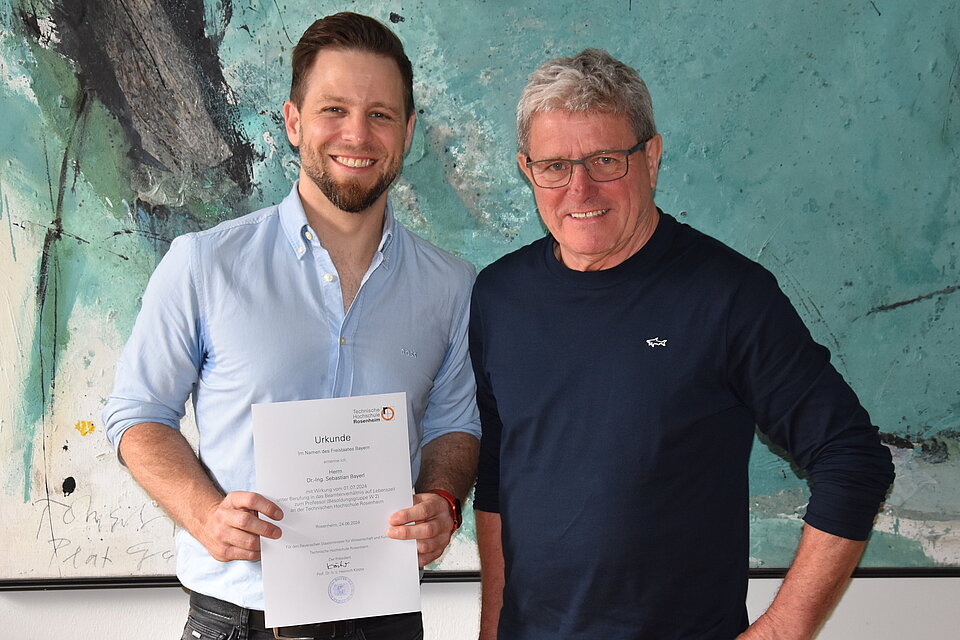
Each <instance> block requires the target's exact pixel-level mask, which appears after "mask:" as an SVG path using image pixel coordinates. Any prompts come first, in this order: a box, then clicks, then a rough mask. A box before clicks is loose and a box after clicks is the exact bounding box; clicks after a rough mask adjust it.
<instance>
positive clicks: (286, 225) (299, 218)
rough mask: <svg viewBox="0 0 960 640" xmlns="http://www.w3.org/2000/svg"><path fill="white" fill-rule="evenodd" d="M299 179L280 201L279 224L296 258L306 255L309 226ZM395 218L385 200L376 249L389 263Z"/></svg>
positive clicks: (395, 223) (394, 231) (388, 203)
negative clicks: (380, 233)
mask: <svg viewBox="0 0 960 640" xmlns="http://www.w3.org/2000/svg"><path fill="white" fill-rule="evenodd" d="M298 184H299V181H297V182H294V183H293V188H292V189H291V190H290V193H289V195H287V197H286V198H284V199H283V201H282V202H281V203H280V206H279V209H280V224H281V226H282V227H283V233H284V235H285V236H286V238H287V242H289V243H290V248H291V249H292V250H293V253H294V255H296V256H297V258H298V259H299V258H303V257H304V256H305V255H307V246H308V245H309V244H310V242H309V240H307V238H306V235H305V234H306V233H307V231H308V230H309V228H310V225H309V224H308V223H307V214H306V212H305V211H304V210H303V202H302V201H301V200H300V193H299V192H298V191H297V185H298ZM396 228H397V219H396V217H394V215H393V207H392V206H390V202H389V201H388V202H387V207H386V210H385V211H384V213H383V235H382V236H381V237H380V244H379V245H378V246H377V251H378V252H380V253H382V254H383V256H384V262H386V263H389V262H390V261H389V260H388V259H387V257H388V256H389V255H390V254H391V253H392V251H393V246H394V236H395V235H396Z"/></svg>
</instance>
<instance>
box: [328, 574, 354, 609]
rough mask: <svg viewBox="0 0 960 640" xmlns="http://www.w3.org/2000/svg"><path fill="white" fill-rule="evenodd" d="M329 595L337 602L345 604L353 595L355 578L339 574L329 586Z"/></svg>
mask: <svg viewBox="0 0 960 640" xmlns="http://www.w3.org/2000/svg"><path fill="white" fill-rule="evenodd" d="M327 595H328V596H330V599H331V600H333V601H334V602H336V603H337V604H343V603H344V602H347V601H349V600H350V598H352V597H353V580H351V579H350V578H348V577H346V576H337V577H336V578H334V579H333V580H331V581H330V584H329V586H327Z"/></svg>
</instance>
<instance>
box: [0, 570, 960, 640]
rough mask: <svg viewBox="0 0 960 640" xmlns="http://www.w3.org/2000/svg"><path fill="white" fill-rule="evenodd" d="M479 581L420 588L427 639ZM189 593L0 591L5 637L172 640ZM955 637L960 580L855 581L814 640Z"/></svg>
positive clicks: (462, 637) (465, 637) (470, 612)
mask: <svg viewBox="0 0 960 640" xmlns="http://www.w3.org/2000/svg"><path fill="white" fill-rule="evenodd" d="M778 585H779V581H777V580H752V581H751V582H750V593H749V596H748V599H747V606H748V608H749V610H750V614H751V616H756V615H758V614H759V613H760V612H762V610H763V609H764V608H765V607H766V605H767V603H768V602H769V601H770V600H771V598H772V597H773V595H774V593H775V590H776V588H777V586H778ZM478 594H479V585H478V584H477V583H460V584H454V583H449V584H427V585H424V586H423V611H424V622H425V626H426V640H469V639H470V638H476V633H477V618H478V615H479V605H478V599H479V595H478ZM186 609H187V596H186V594H184V593H183V592H182V591H181V590H180V589H176V588H161V589H96V590H94V589H90V590H76V591H46V592H3V593H0V625H2V626H0V634H2V638H3V640H6V639H8V638H10V639H16V640H48V639H49V638H70V639H71V640H101V639H103V638H111V639H118V640H126V639H128V638H129V639H135V640H174V639H175V638H179V637H180V632H181V630H182V628H183V622H184V619H185V616H186ZM860 638H863V639H869V640H949V639H956V638H960V578H912V579H890V578H863V579H859V580H855V581H854V584H853V585H852V586H851V588H850V590H849V591H848V592H847V595H846V597H845V598H844V601H843V602H842V603H841V605H840V607H839V608H838V609H837V611H836V612H835V613H834V615H833V617H832V618H831V619H830V621H829V622H828V623H827V626H826V628H825V629H824V630H823V632H822V633H821V634H820V636H819V637H818V640H859V639H860Z"/></svg>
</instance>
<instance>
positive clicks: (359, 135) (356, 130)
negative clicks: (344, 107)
mask: <svg viewBox="0 0 960 640" xmlns="http://www.w3.org/2000/svg"><path fill="white" fill-rule="evenodd" d="M369 135H370V121H369V120H368V119H367V115H366V114H365V113H362V112H354V113H351V114H350V115H349V116H347V117H346V118H344V121H343V129H342V131H341V136H342V137H343V139H344V140H347V141H349V142H353V143H356V144H363V143H364V142H366V140H367V138H368V137H369Z"/></svg>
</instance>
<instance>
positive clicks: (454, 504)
mask: <svg viewBox="0 0 960 640" xmlns="http://www.w3.org/2000/svg"><path fill="white" fill-rule="evenodd" d="M424 493H433V494H436V495H438V496H440V497H441V498H443V499H444V500H446V501H447V504H448V505H449V507H450V516H451V517H452V518H453V530H454V531H456V530H457V529H459V528H460V525H461V524H463V512H462V510H461V509H462V506H463V505H462V504H461V502H460V498H458V497H456V496H455V495H453V494H452V493H450V492H449V491H444V490H443V489H427V490H426V491H425V492H424ZM451 533H452V532H451Z"/></svg>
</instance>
